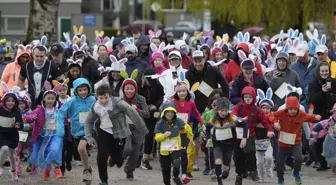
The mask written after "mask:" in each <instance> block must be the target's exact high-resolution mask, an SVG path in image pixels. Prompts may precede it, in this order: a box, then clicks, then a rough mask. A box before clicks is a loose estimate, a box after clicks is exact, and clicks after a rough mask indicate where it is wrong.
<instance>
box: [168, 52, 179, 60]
mask: <svg viewBox="0 0 336 185" xmlns="http://www.w3.org/2000/svg"><path fill="white" fill-rule="evenodd" d="M172 59H179V60H181V59H182V56H181V53H180V52H179V51H176V50H174V51H171V52H170V53H169V55H168V60H172Z"/></svg>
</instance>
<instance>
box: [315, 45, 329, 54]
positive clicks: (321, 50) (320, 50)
mask: <svg viewBox="0 0 336 185" xmlns="http://www.w3.org/2000/svg"><path fill="white" fill-rule="evenodd" d="M327 51H328V48H327V46H325V45H318V46H317V47H316V53H325V52H327Z"/></svg>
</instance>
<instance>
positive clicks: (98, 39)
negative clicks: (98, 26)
mask: <svg viewBox="0 0 336 185" xmlns="http://www.w3.org/2000/svg"><path fill="white" fill-rule="evenodd" d="M109 44H110V37H108V36H106V37H104V39H103V37H101V36H96V46H97V47H99V46H101V45H105V46H106V47H108V45H109Z"/></svg>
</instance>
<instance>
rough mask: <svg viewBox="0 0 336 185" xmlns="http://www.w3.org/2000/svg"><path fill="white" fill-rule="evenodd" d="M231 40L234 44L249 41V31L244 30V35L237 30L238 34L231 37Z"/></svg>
mask: <svg viewBox="0 0 336 185" xmlns="http://www.w3.org/2000/svg"><path fill="white" fill-rule="evenodd" d="M233 41H234V44H235V45H238V44H240V43H243V42H245V43H249V41H250V33H249V32H246V33H245V34H244V35H243V33H242V32H241V31H240V32H238V34H237V35H236V36H234V37H233Z"/></svg>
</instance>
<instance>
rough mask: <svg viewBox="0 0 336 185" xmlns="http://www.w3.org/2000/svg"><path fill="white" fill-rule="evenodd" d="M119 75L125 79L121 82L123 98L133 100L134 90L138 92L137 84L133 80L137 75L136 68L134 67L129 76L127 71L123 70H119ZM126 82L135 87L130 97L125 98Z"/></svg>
mask: <svg viewBox="0 0 336 185" xmlns="http://www.w3.org/2000/svg"><path fill="white" fill-rule="evenodd" d="M120 75H121V77H123V78H124V79H125V80H124V81H123V83H122V84H121V90H122V92H123V96H124V98H125V99H129V100H133V99H134V97H135V95H136V92H138V85H137V82H136V81H135V79H136V77H137V76H138V69H135V70H134V71H133V72H132V74H131V78H130V77H129V76H128V74H127V72H126V71H125V70H121V71H120ZM127 84H131V85H133V86H134V87H135V93H134V95H133V96H132V97H130V98H127V96H126V94H125V90H124V88H125V86H126V85H127Z"/></svg>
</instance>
